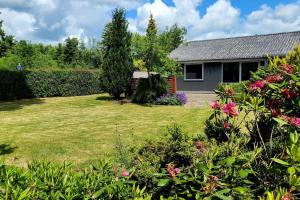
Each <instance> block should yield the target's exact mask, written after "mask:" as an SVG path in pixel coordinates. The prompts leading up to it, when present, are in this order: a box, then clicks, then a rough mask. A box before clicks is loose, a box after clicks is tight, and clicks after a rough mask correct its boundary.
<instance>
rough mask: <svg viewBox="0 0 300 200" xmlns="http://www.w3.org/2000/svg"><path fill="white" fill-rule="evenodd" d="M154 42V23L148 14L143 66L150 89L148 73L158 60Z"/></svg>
mask: <svg viewBox="0 0 300 200" xmlns="http://www.w3.org/2000/svg"><path fill="white" fill-rule="evenodd" d="M156 41H157V28H156V23H155V20H154V18H153V15H152V14H150V19H149V23H148V27H147V30H146V52H145V57H144V62H145V66H146V69H147V72H148V79H149V85H150V88H151V87H152V83H151V77H150V76H151V74H150V72H151V71H153V66H154V65H155V63H156V62H157V61H158V60H159V57H158V55H157V53H158V51H157V45H156Z"/></svg>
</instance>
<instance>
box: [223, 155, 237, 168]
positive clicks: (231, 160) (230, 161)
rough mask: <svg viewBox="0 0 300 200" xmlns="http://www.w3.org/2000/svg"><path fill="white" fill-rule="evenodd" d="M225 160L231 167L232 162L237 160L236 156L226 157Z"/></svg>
mask: <svg viewBox="0 0 300 200" xmlns="http://www.w3.org/2000/svg"><path fill="white" fill-rule="evenodd" d="M225 162H226V165H227V166H228V167H231V166H232V164H233V163H234V162H235V157H228V158H226V160H225Z"/></svg>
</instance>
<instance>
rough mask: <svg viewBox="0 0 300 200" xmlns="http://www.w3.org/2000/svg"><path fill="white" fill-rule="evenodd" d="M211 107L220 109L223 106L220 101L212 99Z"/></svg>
mask: <svg viewBox="0 0 300 200" xmlns="http://www.w3.org/2000/svg"><path fill="white" fill-rule="evenodd" d="M210 107H211V108H212V109H214V110H216V109H219V108H220V107H221V105H220V103H219V102H218V101H212V102H210Z"/></svg>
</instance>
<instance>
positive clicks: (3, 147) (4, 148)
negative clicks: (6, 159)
mask: <svg viewBox="0 0 300 200" xmlns="http://www.w3.org/2000/svg"><path fill="white" fill-rule="evenodd" d="M16 148H17V147H11V146H10V145H9V144H0V155H5V154H11V153H12V152H13V151H14V150H15V149H16Z"/></svg>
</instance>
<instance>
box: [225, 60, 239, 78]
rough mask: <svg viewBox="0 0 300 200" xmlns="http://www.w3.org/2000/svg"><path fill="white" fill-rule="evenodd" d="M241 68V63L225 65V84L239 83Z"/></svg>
mask: <svg viewBox="0 0 300 200" xmlns="http://www.w3.org/2000/svg"><path fill="white" fill-rule="evenodd" d="M239 68H240V63H238V62H234V63H223V82H225V83H233V82H239V80H240V79H239V76H240V73H239V71H240V70H239Z"/></svg>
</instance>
